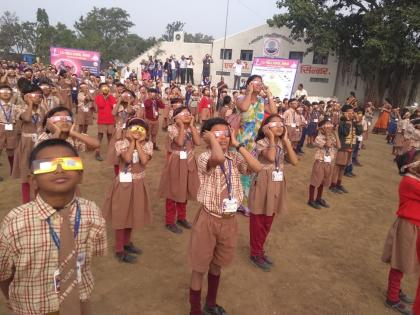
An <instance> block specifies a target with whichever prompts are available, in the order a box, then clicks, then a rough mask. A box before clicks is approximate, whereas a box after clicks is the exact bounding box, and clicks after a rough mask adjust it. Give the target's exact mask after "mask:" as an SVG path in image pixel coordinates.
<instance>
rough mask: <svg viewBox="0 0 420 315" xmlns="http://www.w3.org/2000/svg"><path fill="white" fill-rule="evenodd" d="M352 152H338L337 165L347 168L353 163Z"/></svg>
mask: <svg viewBox="0 0 420 315" xmlns="http://www.w3.org/2000/svg"><path fill="white" fill-rule="evenodd" d="M351 155H352V152H351V151H341V150H340V151H338V152H337V156H336V158H335V164H336V165H338V166H347V165H349V164H350V162H351Z"/></svg>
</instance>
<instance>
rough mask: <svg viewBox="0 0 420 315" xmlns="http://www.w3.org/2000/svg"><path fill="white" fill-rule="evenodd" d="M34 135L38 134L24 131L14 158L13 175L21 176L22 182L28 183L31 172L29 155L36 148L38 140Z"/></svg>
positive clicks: (14, 176)
mask: <svg viewBox="0 0 420 315" xmlns="http://www.w3.org/2000/svg"><path fill="white" fill-rule="evenodd" d="M32 135H34V136H35V137H36V134H30V133H22V137H21V139H20V141H19V144H18V146H17V148H16V150H15V155H14V158H13V170H12V177H13V178H20V179H21V181H22V183H27V182H28V176H29V175H30V174H31V170H30V168H29V155H30V154H31V151H32V149H33V148H34V145H35V141H36V138H35V137H32Z"/></svg>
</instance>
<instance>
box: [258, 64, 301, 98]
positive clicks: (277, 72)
mask: <svg viewBox="0 0 420 315" xmlns="http://www.w3.org/2000/svg"><path fill="white" fill-rule="evenodd" d="M298 68H299V61H298V60H292V59H281V58H265V57H256V58H254V62H253V64H252V72H251V74H258V75H260V76H261V77H262V78H263V81H264V84H265V85H267V86H268V87H269V88H270V91H271V93H273V96H275V97H277V96H278V97H280V98H281V99H283V98H290V97H291V95H292V92H293V84H294V83H295V78H296V72H297V69H298Z"/></svg>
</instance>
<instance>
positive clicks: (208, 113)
mask: <svg viewBox="0 0 420 315" xmlns="http://www.w3.org/2000/svg"><path fill="white" fill-rule="evenodd" d="M202 93H203V96H202V97H201V100H200V103H199V104H198V113H199V116H200V122H201V124H202V125H204V124H205V123H206V121H207V120H209V119H210V118H211V117H213V112H212V102H213V100H212V98H211V97H210V90H209V89H208V88H207V87H205V88H204V89H203V92H202Z"/></svg>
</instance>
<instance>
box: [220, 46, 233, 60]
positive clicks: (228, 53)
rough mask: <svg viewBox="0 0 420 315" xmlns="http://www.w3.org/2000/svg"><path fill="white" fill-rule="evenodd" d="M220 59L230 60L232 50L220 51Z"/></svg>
mask: <svg viewBox="0 0 420 315" xmlns="http://www.w3.org/2000/svg"><path fill="white" fill-rule="evenodd" d="M220 59H222V60H232V49H223V48H222V49H220Z"/></svg>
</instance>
